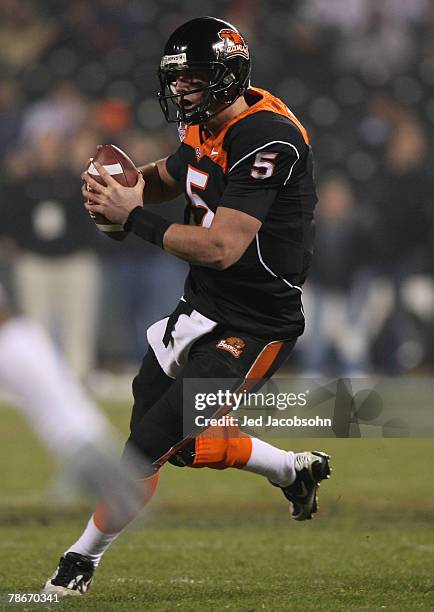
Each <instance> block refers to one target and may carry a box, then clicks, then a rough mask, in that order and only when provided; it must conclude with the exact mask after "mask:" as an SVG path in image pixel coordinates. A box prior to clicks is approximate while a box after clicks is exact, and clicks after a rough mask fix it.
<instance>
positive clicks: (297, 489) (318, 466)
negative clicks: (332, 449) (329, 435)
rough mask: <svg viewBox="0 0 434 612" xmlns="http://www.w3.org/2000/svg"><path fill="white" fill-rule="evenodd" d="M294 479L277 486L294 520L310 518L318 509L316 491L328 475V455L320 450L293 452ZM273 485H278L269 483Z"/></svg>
mask: <svg viewBox="0 0 434 612" xmlns="http://www.w3.org/2000/svg"><path fill="white" fill-rule="evenodd" d="M294 459H295V474H296V476H295V481H294V482H293V483H292V484H291V485H289V486H287V487H279V488H280V489H282V492H283V494H284V496H285V497H286V499H287V500H288V501H290V502H291V504H292V513H291V516H292V518H293V519H294V520H295V521H306V520H310V519H311V518H312V516H313V515H314V514H315V513H316V512H317V510H318V503H317V501H318V500H317V491H318V487H319V485H320V482H321V481H322V480H325V479H327V478H328V477H329V476H330V465H329V459H330V457H329V456H328V455H326V453H322V452H320V451H313V452H310V451H307V452H304V453H295V458H294ZM271 484H272V485H274V486H277V487H278V486H279V485H276V484H274V483H273V482H272V483H271Z"/></svg>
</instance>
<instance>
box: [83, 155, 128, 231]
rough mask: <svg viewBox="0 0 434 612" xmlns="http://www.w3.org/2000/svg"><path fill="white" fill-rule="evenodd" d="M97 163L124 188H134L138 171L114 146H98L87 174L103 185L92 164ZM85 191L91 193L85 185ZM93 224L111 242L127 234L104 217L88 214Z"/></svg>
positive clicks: (126, 156) (119, 226) (116, 224)
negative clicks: (110, 239)
mask: <svg viewBox="0 0 434 612" xmlns="http://www.w3.org/2000/svg"><path fill="white" fill-rule="evenodd" d="M95 161H97V162H98V163H99V164H101V166H104V168H105V169H106V170H107V172H108V173H109V174H111V175H112V177H113V178H114V179H115V180H116V181H117V182H118V183H120V184H121V185H123V186H124V187H134V185H135V184H136V183H137V179H138V177H139V171H138V170H137V168H136V166H135V165H134V163H133V162H132V161H131V159H130V158H129V157H128V155H126V154H125V153H124V152H123V151H122V150H121V149H119V148H118V147H116V146H115V145H111V144H108V145H98V147H97V150H96V154H95V156H94V157H93V159H92V160H91V162H90V164H89V166H88V168H87V172H88V174H90V175H91V177H92V178H94V179H95V180H96V181H97V182H98V183H101V184H102V185H104V184H105V183H104V181H103V180H102V178H101V177H100V175H99V172H98V170H97V169H96V167H95V165H94V162H95ZM86 187H87V190H88V191H91V190H92V189H91V187H90V186H89V185H86ZM89 214H90V216H91V217H92V219H93V220H94V222H95V225H96V226H97V228H98V229H99V230H100V231H101V232H103V233H104V234H105V235H106V236H108V237H109V238H112V240H123V239H124V238H125V237H126V235H127V233H128V232H126V231H125V230H124V228H123V226H122V225H119V224H118V223H112V222H111V221H109V219H107V217H105V216H104V215H100V214H98V213H92V212H90V213H89Z"/></svg>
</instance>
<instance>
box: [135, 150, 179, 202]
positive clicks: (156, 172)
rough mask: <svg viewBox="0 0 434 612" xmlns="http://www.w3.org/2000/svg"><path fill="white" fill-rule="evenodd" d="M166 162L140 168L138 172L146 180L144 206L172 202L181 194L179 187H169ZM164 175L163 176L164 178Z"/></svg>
mask: <svg viewBox="0 0 434 612" xmlns="http://www.w3.org/2000/svg"><path fill="white" fill-rule="evenodd" d="M165 163H166V162H165V160H164V159H160V160H158V161H156V162H151V163H149V164H145V165H144V166H139V168H138V170H139V172H140V173H141V174H142V175H143V178H144V179H145V188H144V190H143V204H145V205H146V204H160V203H161V202H167V201H168V200H172V199H173V198H175V197H176V196H177V195H178V193H179V191H180V190H179V188H178V186H177V185H169V184H168V183H167V180H164V179H165V175H164V165H165ZM162 175H163V176H162Z"/></svg>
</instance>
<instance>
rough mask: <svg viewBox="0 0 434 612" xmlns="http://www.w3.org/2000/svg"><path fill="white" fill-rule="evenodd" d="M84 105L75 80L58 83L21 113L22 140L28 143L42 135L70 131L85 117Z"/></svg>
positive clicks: (69, 133)
mask: <svg viewBox="0 0 434 612" xmlns="http://www.w3.org/2000/svg"><path fill="white" fill-rule="evenodd" d="M87 112H88V109H87V105H86V103H85V101H84V100H83V98H82V96H81V95H80V93H79V91H78V89H77V88H76V87H75V85H74V83H71V82H68V81H63V82H60V83H57V84H56V85H55V86H54V87H53V89H52V90H51V91H50V92H49V94H48V95H47V96H46V97H44V98H42V100H39V101H38V102H35V103H34V104H32V105H31V106H29V107H28V109H27V111H26V112H25V114H24V116H23V123H22V129H21V135H20V139H21V144H22V145H23V146H24V145H29V144H30V145H31V144H32V143H33V141H34V140H36V139H38V138H39V137H40V136H41V135H45V134H48V133H53V134H58V135H59V136H69V135H71V134H73V133H74V132H75V131H76V130H77V129H79V128H80V126H81V125H82V124H83V122H84V120H85V119H86V114H87Z"/></svg>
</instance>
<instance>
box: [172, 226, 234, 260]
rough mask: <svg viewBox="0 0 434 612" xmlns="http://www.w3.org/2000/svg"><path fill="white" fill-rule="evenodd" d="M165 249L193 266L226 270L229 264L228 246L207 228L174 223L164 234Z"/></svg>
mask: <svg viewBox="0 0 434 612" xmlns="http://www.w3.org/2000/svg"><path fill="white" fill-rule="evenodd" d="M163 248H164V250H165V251H167V252H168V253H171V254H172V255H175V256H176V257H179V258H180V259H183V260H184V261H187V262H188V263H191V264H196V265H199V266H206V267H209V268H215V269H217V270H224V269H225V268H226V267H228V264H229V253H228V249H227V245H226V244H225V242H224V241H223V240H221V239H220V238H219V237H218V235H216V233H215V232H213V231H212V230H211V229H208V228H206V227H195V226H191V225H179V224H177V223H173V224H172V225H171V226H170V227H169V228H168V229H167V230H166V232H165V233H164V238H163Z"/></svg>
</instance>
